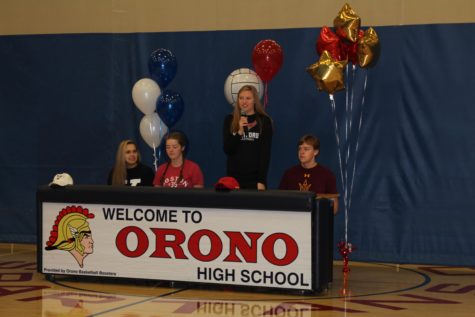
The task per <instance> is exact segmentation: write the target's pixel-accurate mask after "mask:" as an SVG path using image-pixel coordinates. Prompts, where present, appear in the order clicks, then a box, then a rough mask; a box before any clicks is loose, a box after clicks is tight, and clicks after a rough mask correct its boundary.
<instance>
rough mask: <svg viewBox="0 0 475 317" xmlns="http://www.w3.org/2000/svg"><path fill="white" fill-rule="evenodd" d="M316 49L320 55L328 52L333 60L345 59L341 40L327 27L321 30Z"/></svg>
mask: <svg viewBox="0 0 475 317" xmlns="http://www.w3.org/2000/svg"><path fill="white" fill-rule="evenodd" d="M316 49H317V53H318V55H322V52H323V51H328V53H330V55H331V57H333V59H335V60H337V61H341V60H342V59H344V58H342V57H341V47H340V38H339V37H338V35H336V34H335V33H334V32H333V31H332V30H331V29H330V28H329V27H327V26H324V27H322V29H321V30H320V35H319V36H318V39H317V44H316Z"/></svg>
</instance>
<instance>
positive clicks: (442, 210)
mask: <svg viewBox="0 0 475 317" xmlns="http://www.w3.org/2000/svg"><path fill="white" fill-rule="evenodd" d="M343 4H344V2H341V3H339V2H335V1H284V0H278V1H271V0H257V1H256V0H255V1H247V0H246V1H239V2H231V1H217V0H216V1H211V0H209V1H191V0H190V1H186V0H181V1H151V0H150V1H131V0H130V1H120V0H117V1H107V2H106V1H92V0H89V1H59V0H56V1H53V0H50V1H41V2H38V1H33V0H31V1H27V0H23V1H22V0H18V1H10V0H7V1H2V2H0V21H2V23H1V24H0V127H1V128H0V131H1V132H0V140H1V144H2V148H3V151H1V154H0V216H1V218H2V221H1V222H0V241H5V242H34V241H35V240H36V200H35V194H36V188H37V186H38V185H41V184H45V183H48V182H49V181H50V180H51V179H52V177H53V176H54V175H55V174H56V173H59V172H63V171H64V172H68V173H70V174H71V175H72V176H73V178H74V180H75V183H77V184H104V183H105V181H106V177H107V173H108V172H109V169H110V167H111V166H112V165H113V161H114V154H115V151H116V147H117V145H118V143H119V142H120V140H122V139H126V138H132V139H135V140H137V141H138V143H139V148H140V150H141V152H142V156H143V160H144V161H145V163H146V164H148V165H151V164H152V151H151V149H150V148H149V147H148V146H147V145H146V144H145V142H143V141H142V140H141V137H140V133H139V130H138V125H139V122H140V120H141V118H142V113H141V112H140V111H139V110H138V109H137V108H136V107H135V106H134V105H133V102H132V98H131V89H132V86H133V84H134V83H135V82H136V81H137V80H139V79H140V78H144V77H147V76H149V74H148V70H147V62H148V57H149V56H150V53H151V52H152V51H153V50H155V49H157V48H167V49H170V50H171V51H172V52H173V53H174V54H175V56H176V58H177V61H178V70H177V75H176V77H175V79H174V80H173V81H172V82H171V84H170V85H169V87H168V88H170V89H173V90H175V91H178V92H179V93H180V94H181V95H182V96H183V99H184V103H185V111H184V114H183V116H182V118H181V119H180V121H179V122H178V123H177V124H176V126H175V128H176V129H179V130H181V131H184V132H185V133H186V134H187V136H188V138H189V139H190V151H189V157H190V158H191V159H192V160H194V161H196V162H198V163H199V164H200V165H201V167H202V169H203V171H204V174H205V181H206V186H207V187H211V186H212V185H213V184H214V182H215V181H216V180H217V179H218V178H219V177H221V176H224V173H225V163H224V162H225V156H224V153H223V152H222V145H221V143H222V136H221V133H222V120H223V117H224V116H225V115H226V114H227V113H229V112H230V111H231V107H230V106H229V105H228V104H227V103H226V100H225V98H224V94H223V84H224V80H225V79H226V77H227V75H228V74H229V73H230V72H231V71H232V70H234V69H237V68H241V67H248V68H252V61H251V52H252V49H253V47H254V45H255V44H256V43H257V42H259V41H260V40H263V39H274V40H276V41H277V42H278V43H279V44H280V45H281V47H282V49H283V52H284V64H283V66H282V68H281V70H280V71H279V73H278V74H277V75H276V77H275V78H274V79H273V80H272V81H271V82H270V84H269V105H268V108H267V110H268V112H269V114H270V115H271V116H272V118H273V120H274V125H275V134H274V143H273V149H272V159H271V166H270V172H269V187H270V188H276V187H277V186H278V182H279V180H280V177H281V175H282V173H283V171H284V170H285V169H286V168H287V167H289V166H291V165H293V164H296V163H297V156H296V142H297V140H298V138H299V137H300V136H301V135H302V134H304V133H312V134H315V135H317V136H319V137H320V138H321V141H322V147H321V155H320V156H319V162H320V163H321V164H323V165H326V166H328V167H330V168H331V169H332V170H333V171H334V172H335V173H336V174H337V175H338V174H339V172H340V166H339V161H338V155H337V153H338V147H337V143H336V140H335V130H334V118H333V116H332V112H331V107H330V101H329V98H328V95H327V94H326V93H323V92H319V91H317V89H316V87H315V83H314V82H313V80H312V79H311V78H310V76H309V75H308V74H307V73H306V72H305V68H306V67H307V66H309V65H310V64H312V63H314V62H315V61H317V59H318V56H317V55H316V52H315V41H316V38H317V36H318V34H319V32H320V28H321V27H322V26H324V25H328V26H331V25H332V22H333V19H334V17H335V16H336V15H337V13H338V11H339V10H340V9H341V7H342V6H343ZM350 5H351V6H352V8H353V9H354V10H355V11H356V12H357V13H358V15H359V16H360V17H361V18H362V28H363V29H366V28H367V27H369V26H373V27H375V29H376V31H377V33H378V35H379V38H380V42H381V56H380V59H379V61H378V63H377V65H376V66H375V67H374V68H371V69H360V68H357V70H356V73H355V76H354V82H353V83H354V85H353V89H352V90H350V89H347V90H346V91H344V92H338V93H336V94H335V98H336V106H337V116H338V118H339V119H341V118H343V117H344V116H345V114H344V111H343V110H342V109H344V108H345V105H346V104H347V102H346V98H347V92H350V91H353V92H354V100H355V111H354V117H353V120H354V121H353V122H354V123H355V124H356V122H359V116H358V114H359V111H363V112H362V113H363V116H362V127H361V131H360V133H359V138H358V139H356V138H350V139H349V142H350V143H351V144H353V145H355V144H356V143H358V152H357V161H356V165H355V166H356V168H355V180H354V185H353V192H352V200H351V208H350V210H349V215H348V220H349V222H348V232H346V233H347V234H348V239H349V241H350V242H352V243H353V244H355V245H356V246H357V248H358V249H357V251H355V252H354V253H353V254H352V259H355V260H366V261H385V262H399V263H405V262H417V263H440V264H454V265H475V233H474V230H473V229H472V227H473V223H475V215H474V213H473V210H475V199H474V198H473V197H474V194H475V154H474V153H475V152H474V151H473V150H472V149H473V147H474V145H475V141H474V140H473V138H472V136H473V135H475V126H474V122H475V110H474V99H475V91H474V90H473V89H472V87H474V86H475V75H474V73H475V72H474V67H473V66H472V64H473V63H471V61H470V57H471V56H475V43H474V41H472V40H471V39H472V38H473V34H474V32H475V23H474V22H475V10H474V9H475V8H474V6H475V5H474V4H473V2H472V1H469V0H467V1H462V0H458V1H457V0H455V1H450V2H447V1H431V2H430V3H427V2H426V1H422V0H418V1H402V0H399V1H396V0H394V1H370V0H368V1H363V0H360V1H352V2H350ZM349 74H350V75H351V69H350V70H349ZM350 77H351V76H350ZM365 80H366V89H364V88H363V87H364V83H365ZM363 96H364V104H363V103H362V99H363ZM362 105H363V106H362ZM340 128H341V127H340ZM340 145H341V144H340ZM162 159H163V158H162ZM351 171H352V170H350V172H351ZM338 182H339V186H340V188H341V178H340V177H338ZM340 206H342V207H343V203H342V201H340ZM344 237H345V214H344V212H343V210H342V208H341V211H340V213H339V214H337V215H336V218H335V239H336V240H340V239H343V238H344Z"/></svg>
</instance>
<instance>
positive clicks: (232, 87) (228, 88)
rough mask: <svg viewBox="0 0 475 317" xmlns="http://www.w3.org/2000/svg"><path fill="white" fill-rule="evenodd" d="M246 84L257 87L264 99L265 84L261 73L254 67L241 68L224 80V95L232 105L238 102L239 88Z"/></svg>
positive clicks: (260, 96)
mask: <svg viewBox="0 0 475 317" xmlns="http://www.w3.org/2000/svg"><path fill="white" fill-rule="evenodd" d="M244 85H252V86H254V87H256V89H257V92H258V93H259V98H260V99H262V96H263V95H264V85H263V83H262V80H261V78H260V77H259V75H257V73H256V72H255V71H253V70H252V69H249V68H239V69H236V70H234V71H233V72H232V73H231V74H229V76H228V78H226V81H225V82H224V96H225V97H226V100H227V101H228V102H229V103H230V104H231V105H234V104H235V103H236V101H237V94H238V92H239V89H241V87H242V86H244Z"/></svg>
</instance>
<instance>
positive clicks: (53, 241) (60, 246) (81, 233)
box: [45, 206, 94, 268]
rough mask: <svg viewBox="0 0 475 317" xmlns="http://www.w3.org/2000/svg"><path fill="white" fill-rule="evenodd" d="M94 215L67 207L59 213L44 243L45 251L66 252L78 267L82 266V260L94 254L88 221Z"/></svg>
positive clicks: (74, 207)
mask: <svg viewBox="0 0 475 317" xmlns="http://www.w3.org/2000/svg"><path fill="white" fill-rule="evenodd" d="M92 218H94V214H92V213H89V210H88V209H86V208H82V207H81V206H77V207H76V206H68V207H66V208H63V210H61V211H60V213H59V214H58V216H57V217H56V220H55V222H54V225H53V230H51V232H50V236H49V240H48V242H46V247H45V250H47V251H51V250H62V251H68V252H69V253H71V255H72V256H73V257H74V258H75V259H76V261H77V262H78V264H79V266H80V267H81V268H82V267H83V265H84V263H83V262H84V258H85V257H86V256H88V255H89V254H92V253H93V252H94V241H93V240H92V234H91V229H90V228H89V222H88V219H92Z"/></svg>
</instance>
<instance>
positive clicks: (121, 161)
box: [112, 140, 140, 185]
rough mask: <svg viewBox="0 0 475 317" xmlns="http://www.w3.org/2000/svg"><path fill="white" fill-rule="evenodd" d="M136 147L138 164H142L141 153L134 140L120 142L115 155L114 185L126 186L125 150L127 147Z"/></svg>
mask: <svg viewBox="0 0 475 317" xmlns="http://www.w3.org/2000/svg"><path fill="white" fill-rule="evenodd" d="M129 144H133V145H135V149H136V150H137V163H140V152H139V149H138V148H137V144H136V143H135V142H134V141H132V140H124V141H122V142H120V144H119V147H118V148H117V153H116V155H115V165H114V170H113V172H112V185H125V180H126V178H127V165H126V163H125V149H126V147H127V145H129Z"/></svg>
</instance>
